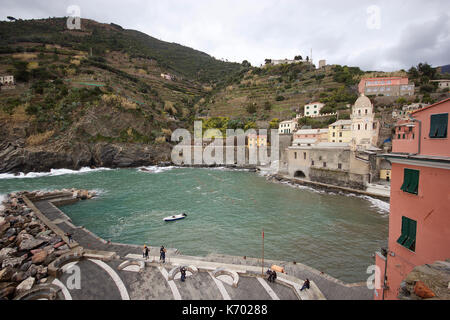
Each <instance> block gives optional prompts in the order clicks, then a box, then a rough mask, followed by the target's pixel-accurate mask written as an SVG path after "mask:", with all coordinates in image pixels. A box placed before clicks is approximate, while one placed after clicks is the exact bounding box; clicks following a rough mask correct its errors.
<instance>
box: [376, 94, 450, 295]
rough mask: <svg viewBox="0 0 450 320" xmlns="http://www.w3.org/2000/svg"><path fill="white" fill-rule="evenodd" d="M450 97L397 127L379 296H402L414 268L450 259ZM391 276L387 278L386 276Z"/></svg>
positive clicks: (378, 261)
mask: <svg viewBox="0 0 450 320" xmlns="http://www.w3.org/2000/svg"><path fill="white" fill-rule="evenodd" d="M449 112H450V99H446V100H443V101H441V102H438V103H435V104H433V105H431V106H428V107H425V108H423V109H420V110H417V111H415V112H413V113H411V120H406V121H405V120H403V121H401V122H399V123H398V125H397V127H396V132H395V134H396V135H395V137H394V140H393V144H392V153H390V154H384V155H382V157H384V158H386V159H387V160H389V161H390V162H391V163H392V181H391V211H390V216H389V240H388V248H387V250H382V251H383V253H381V252H377V254H376V258H375V259H376V265H377V266H378V267H379V270H380V273H381V278H380V279H381V288H379V289H376V290H375V296H374V298H375V299H377V300H381V299H397V296H398V294H399V291H400V290H401V283H402V281H403V280H404V279H405V278H406V276H407V275H408V273H409V272H411V271H412V269H413V268H414V267H415V266H418V265H423V264H431V263H433V262H435V261H437V260H444V261H445V260H446V259H448V258H450V140H449V136H448V114H449ZM385 275H386V277H385Z"/></svg>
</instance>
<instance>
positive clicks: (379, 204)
mask: <svg viewBox="0 0 450 320" xmlns="http://www.w3.org/2000/svg"><path fill="white" fill-rule="evenodd" d="M358 197H360V198H362V199H366V200H367V201H369V202H370V203H371V207H372V208H375V209H377V211H378V212H379V213H382V214H388V213H389V212H390V209H391V205H390V203H389V202H386V201H383V200H380V199H376V198H372V197H369V196H358Z"/></svg>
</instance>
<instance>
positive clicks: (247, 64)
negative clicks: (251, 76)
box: [242, 60, 252, 69]
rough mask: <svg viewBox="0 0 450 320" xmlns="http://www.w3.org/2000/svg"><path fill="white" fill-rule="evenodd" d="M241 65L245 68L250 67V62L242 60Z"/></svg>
mask: <svg viewBox="0 0 450 320" xmlns="http://www.w3.org/2000/svg"><path fill="white" fill-rule="evenodd" d="M242 66H243V67H244V68H246V69H248V68H251V66H252V65H251V64H250V62H248V61H247V60H244V61H242Z"/></svg>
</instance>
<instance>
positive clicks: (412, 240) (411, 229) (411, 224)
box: [403, 219, 417, 251]
mask: <svg viewBox="0 0 450 320" xmlns="http://www.w3.org/2000/svg"><path fill="white" fill-rule="evenodd" d="M416 229H417V221H414V220H411V219H408V238H407V239H406V241H405V243H404V244H403V246H404V247H406V248H408V249H409V250H412V251H415V249H416Z"/></svg>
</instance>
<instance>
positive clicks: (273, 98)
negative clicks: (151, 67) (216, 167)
mask: <svg viewBox="0 0 450 320" xmlns="http://www.w3.org/2000/svg"><path fill="white" fill-rule="evenodd" d="M362 74H364V72H362V71H361V70H360V69H359V68H349V67H341V66H327V67H326V68H323V69H321V70H318V69H316V68H315V67H314V66H313V65H311V64H308V63H298V64H291V65H277V66H267V67H263V68H248V69H247V70H242V71H241V72H240V73H238V74H236V75H234V76H233V77H230V78H228V79H227V80H226V81H225V82H224V83H222V86H221V87H217V88H216V90H214V92H213V93H212V94H211V95H210V96H209V100H207V101H206V102H205V103H204V105H205V107H204V108H200V110H202V115H204V116H209V117H214V116H219V115H228V116H229V117H231V118H252V119H253V120H255V121H268V120H270V119H272V118H279V119H290V118H292V116H295V113H296V112H303V106H304V105H305V104H307V103H309V102H313V101H321V102H324V103H326V104H327V108H326V109H325V110H324V111H325V112H335V111H337V110H346V109H347V104H352V103H353V102H354V101H355V100H356V99H357V90H356V84H357V83H358V81H359V77H360V76H361V75H362Z"/></svg>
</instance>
